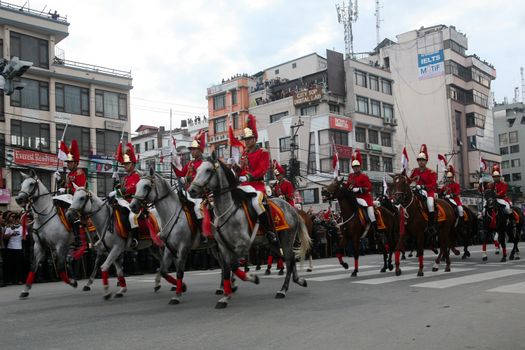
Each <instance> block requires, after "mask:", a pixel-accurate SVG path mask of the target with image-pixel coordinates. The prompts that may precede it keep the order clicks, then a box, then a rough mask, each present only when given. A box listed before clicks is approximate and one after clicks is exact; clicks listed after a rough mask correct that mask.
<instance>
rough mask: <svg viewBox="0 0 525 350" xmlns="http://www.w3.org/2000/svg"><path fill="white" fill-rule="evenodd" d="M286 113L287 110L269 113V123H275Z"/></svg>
mask: <svg viewBox="0 0 525 350" xmlns="http://www.w3.org/2000/svg"><path fill="white" fill-rule="evenodd" d="M287 115H288V111H285V112H281V113H276V114H271V115H270V123H275V122H276V121H278V120H280V119H281V118H283V117H286V116H287Z"/></svg>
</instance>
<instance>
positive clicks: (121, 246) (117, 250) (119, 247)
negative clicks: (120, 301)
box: [100, 239, 126, 300]
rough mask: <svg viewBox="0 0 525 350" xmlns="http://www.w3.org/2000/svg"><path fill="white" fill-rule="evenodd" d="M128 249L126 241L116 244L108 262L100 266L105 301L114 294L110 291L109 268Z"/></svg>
mask: <svg viewBox="0 0 525 350" xmlns="http://www.w3.org/2000/svg"><path fill="white" fill-rule="evenodd" d="M125 248H126V241H124V240H122V239H119V240H118V242H116V244H114V245H113V247H112V248H111V250H110V251H109V254H108V256H107V258H106V260H105V261H104V262H103V263H102V265H101V266H100V274H101V277H102V286H103V287H104V295H103V297H104V299H105V300H109V299H111V297H112V296H113V293H111V292H110V291H109V268H110V267H111V265H113V264H114V263H115V261H116V260H117V259H118V257H119V256H120V255H122V253H124V251H125Z"/></svg>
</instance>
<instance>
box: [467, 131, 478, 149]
mask: <svg viewBox="0 0 525 350" xmlns="http://www.w3.org/2000/svg"><path fill="white" fill-rule="evenodd" d="M467 143H468V150H469V151H475V150H477V149H478V141H477V138H476V135H473V136H467Z"/></svg>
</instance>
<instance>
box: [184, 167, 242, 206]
mask: <svg viewBox="0 0 525 350" xmlns="http://www.w3.org/2000/svg"><path fill="white" fill-rule="evenodd" d="M204 162H208V163H210V164H211V165H212V168H211V171H210V174H209V175H208V177H207V178H206V181H205V182H204V183H199V182H197V181H195V180H193V182H192V183H191V184H192V186H195V187H197V188H199V189H200V190H201V193H203V194H204V193H209V192H212V193H213V197H214V198H219V197H220V196H221V195H223V194H226V193H228V192H231V191H232V190H234V189H235V188H236V187H235V186H234V187H227V188H224V189H220V188H219V189H218V190H217V189H215V190H213V189H211V191H210V188H208V183H209V182H210V180H211V178H212V177H213V176H214V175H215V176H218V169H219V168H220V167H221V164H220V161H218V160H216V161H214V162H212V161H211V160H204Z"/></svg>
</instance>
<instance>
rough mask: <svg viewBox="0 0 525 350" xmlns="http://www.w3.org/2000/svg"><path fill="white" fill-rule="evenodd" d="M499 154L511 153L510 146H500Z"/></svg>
mask: <svg viewBox="0 0 525 350" xmlns="http://www.w3.org/2000/svg"><path fill="white" fill-rule="evenodd" d="M499 154H501V155H504V154H509V148H508V147H500V148H499Z"/></svg>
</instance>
